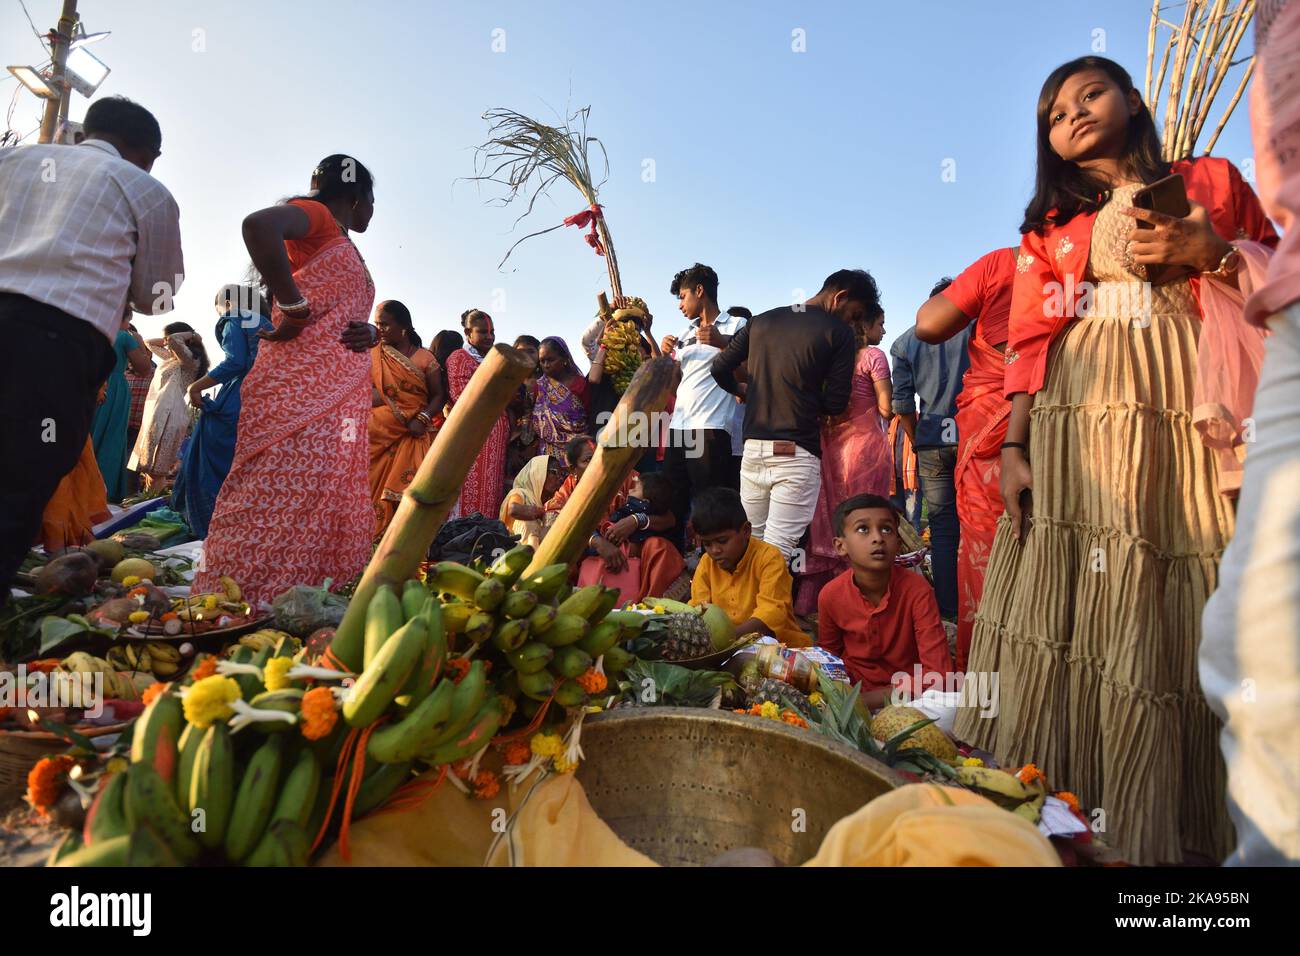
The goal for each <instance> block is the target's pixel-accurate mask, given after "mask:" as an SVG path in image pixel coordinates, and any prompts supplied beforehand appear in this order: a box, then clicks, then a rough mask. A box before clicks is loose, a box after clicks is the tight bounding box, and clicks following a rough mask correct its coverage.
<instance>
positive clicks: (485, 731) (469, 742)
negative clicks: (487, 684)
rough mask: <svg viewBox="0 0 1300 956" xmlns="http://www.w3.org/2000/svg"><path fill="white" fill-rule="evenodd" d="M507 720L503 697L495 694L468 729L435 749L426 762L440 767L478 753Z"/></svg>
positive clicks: (481, 708)
mask: <svg viewBox="0 0 1300 956" xmlns="http://www.w3.org/2000/svg"><path fill="white" fill-rule="evenodd" d="M504 720H505V708H504V707H503V706H502V703H501V698H500V697H497V696H496V695H495V694H494V695H492V697H491V698H489V699H488V700H487V702H485V703H484V704H483V706H482V707H480V708H479V710H478V712H477V713H476V714H475V715H474V719H473V721H472V722H471V723H470V725H469V727H468V729H466V730H465V731H463V732H460V733H457V734H456V735H455V736H454V737H452V738H451V740H449V741H447V742H446V743H445V744H442V745H441V746H439V747H437V748H436V749H434V750H433V751H432V752H431V753H430V754H429V755H428V756H427V757H425V758H424V760H425V762H426V763H428V764H429V765H430V766H433V767H438V766H441V765H442V764H445V763H455V762H456V761H457V760H461V759H464V758H465V757H468V756H470V755H471V754H475V753H478V752H479V751H480V750H482V749H483V748H484V747H486V746H487V745H488V743H489V742H490V741H491V740H492V735H493V734H495V733H496V732H497V730H498V729H499V728H500V727H501V724H502V723H503V722H504Z"/></svg>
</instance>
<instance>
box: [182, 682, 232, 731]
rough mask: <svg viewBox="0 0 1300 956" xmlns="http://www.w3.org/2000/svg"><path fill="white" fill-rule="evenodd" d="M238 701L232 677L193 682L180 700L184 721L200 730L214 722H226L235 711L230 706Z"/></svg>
mask: <svg viewBox="0 0 1300 956" xmlns="http://www.w3.org/2000/svg"><path fill="white" fill-rule="evenodd" d="M237 700H239V684H237V683H236V682H235V680H234V678H232V677H220V676H215V677H205V678H203V680H201V681H195V682H194V683H193V684H191V685H190V688H189V689H188V690H187V691H186V692H185V696H184V697H183V698H181V705H182V706H183V707H184V708H185V719H186V720H188V721H189V722H190V723H191V724H193V725H194V726H195V727H198V728H199V729H200V730H202V729H203V728H205V727H210V726H211V725H212V722H213V721H214V720H226V719H228V718H229V717H231V716H232V715H233V714H234V713H235V710H234V708H233V707H231V706H230V705H231V704H232V703H234V702H235V701H237Z"/></svg>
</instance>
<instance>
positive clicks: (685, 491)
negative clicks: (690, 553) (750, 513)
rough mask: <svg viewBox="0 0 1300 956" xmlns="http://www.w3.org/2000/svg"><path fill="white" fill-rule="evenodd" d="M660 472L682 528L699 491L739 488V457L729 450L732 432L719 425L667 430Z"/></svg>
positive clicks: (678, 523)
mask: <svg viewBox="0 0 1300 956" xmlns="http://www.w3.org/2000/svg"><path fill="white" fill-rule="evenodd" d="M663 472H664V477H665V478H667V479H668V481H669V483H670V484H671V485H672V487H673V514H674V515H675V516H676V518H677V527H678V528H679V529H682V530H683V531H684V530H685V528H686V521H687V519H688V518H690V514H691V506H692V504H693V503H694V500H695V496H696V495H697V494H699V493H700V492H701V491H703V490H704V489H706V488H731V489H733V490H735V491H739V490H740V456H739V455H733V454H732V453H731V435H730V433H729V432H727V431H726V429H722V428H695V429H679V428H672V429H669V431H668V447H667V448H666V449H665V450H664V469H663Z"/></svg>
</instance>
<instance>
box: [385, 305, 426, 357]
mask: <svg viewBox="0 0 1300 956" xmlns="http://www.w3.org/2000/svg"><path fill="white" fill-rule="evenodd" d="M379 311H380V312H382V313H383V314H384V315H386V316H388V317H389V318H390V319H392V320H393V321H394V322H396V323H397V324H398V325H400V326H401V327H402V328H404V329H406V337H407V338H408V339H410V341H411V344H412V345H414V346H415V347H416V348H417V349H418V348H423V347H424V342H423V341H422V340H421V339H420V333H419V332H417V331H415V326H414V325H412V324H411V310H410V309H408V308H407V307H406V306H405V305H403V304H402V303H401V302H398V301H397V300H396V299H389V300H388V301H387V302H381V303H380V305H379Z"/></svg>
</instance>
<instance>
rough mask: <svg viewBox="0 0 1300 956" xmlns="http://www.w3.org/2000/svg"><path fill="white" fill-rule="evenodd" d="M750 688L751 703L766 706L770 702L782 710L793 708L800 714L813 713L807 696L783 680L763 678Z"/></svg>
mask: <svg viewBox="0 0 1300 956" xmlns="http://www.w3.org/2000/svg"><path fill="white" fill-rule="evenodd" d="M752 686H753V690H752V691H751V692H750V702H751V703H754V704H766V703H767V702H768V701H771V702H772V703H774V704H776V705H777V706H778V707H781V708H782V709H784V708H786V707H793V708H794V709H795V710H797V711H798V712H799V713H800V714H810V713H812V711H813V706H812V704H811V703H809V702H808V697H807V695H806V694H803V693H801V692H800V691H799V690H798V689H796V688H795V687H794V686H792V685H790V684H787V683H786V682H785V681H783V680H777V679H776V678H774V677H764V678H762V679H761V680H759V681H758V683H757V684H755V685H752Z"/></svg>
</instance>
